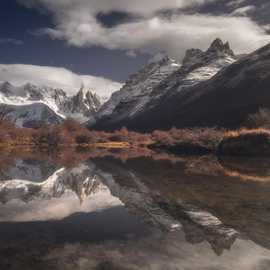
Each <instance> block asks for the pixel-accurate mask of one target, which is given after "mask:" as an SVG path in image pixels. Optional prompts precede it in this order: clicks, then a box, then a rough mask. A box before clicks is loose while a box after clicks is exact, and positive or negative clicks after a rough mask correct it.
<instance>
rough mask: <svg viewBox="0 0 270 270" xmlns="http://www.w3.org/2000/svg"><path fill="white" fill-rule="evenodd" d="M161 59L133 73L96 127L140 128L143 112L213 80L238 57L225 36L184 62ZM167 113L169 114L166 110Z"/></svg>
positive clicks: (102, 112) (104, 108)
mask: <svg viewBox="0 0 270 270" xmlns="http://www.w3.org/2000/svg"><path fill="white" fill-rule="evenodd" d="M157 60H158V61H157V62H155V61H153V62H150V63H149V64H148V65H147V66H146V67H145V68H143V69H142V70H141V71H139V72H138V73H137V74H135V75H133V76H131V78H130V79H129V80H128V81H127V82H126V84H125V85H124V87H123V88H122V89H121V90H120V91H118V92H116V93H114V94H113V95H112V97H111V99H110V100H109V101H108V102H107V103H105V104H104V105H103V106H102V107H101V109H100V111H99V112H98V113H97V117H96V120H97V122H96V124H95V125H94V127H96V128H98V129H115V128H119V127H121V126H128V127H130V128H136V127H137V126H138V125H137V124H138V118H140V116H141V115H142V114H145V113H146V112H147V111H149V110H151V109H153V108H155V107H156V106H158V105H159V104H160V102H162V101H163V100H164V99H166V98H168V97H169V96H171V95H172V94H174V93H175V92H177V93H180V92H182V91H183V90H185V91H187V89H189V88H191V87H193V86H195V85H197V84H199V83H200V82H203V81H206V80H209V79H210V78H212V77H213V76H214V75H216V74H217V73H218V72H219V71H220V70H222V69H223V68H225V67H227V66H229V65H231V64H232V63H234V62H235V61H236V60H237V57H236V56H235V55H234V53H233V51H232V50H231V48H230V45H229V43H228V42H227V43H225V44H224V43H223V42H222V40H220V39H216V40H214V42H213V43H212V44H211V45H210V47H209V48H208V50H206V51H205V52H204V51H202V50H199V49H191V50H188V51H187V52H186V56H185V58H184V59H183V63H182V65H180V64H179V63H177V62H176V61H175V60H172V59H170V58H169V57H165V56H163V57H162V58H160V57H157ZM176 85H177V87H175V86H176ZM163 113H164V114H166V111H163ZM155 121H158V119H155ZM90 125H91V123H90ZM139 126H140V124H139Z"/></svg>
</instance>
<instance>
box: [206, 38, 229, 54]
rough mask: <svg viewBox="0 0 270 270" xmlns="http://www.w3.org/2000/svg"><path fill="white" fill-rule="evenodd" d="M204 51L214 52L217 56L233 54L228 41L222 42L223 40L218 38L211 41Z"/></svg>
mask: <svg viewBox="0 0 270 270" xmlns="http://www.w3.org/2000/svg"><path fill="white" fill-rule="evenodd" d="M206 53H215V54H217V55H218V56H220V55H225V54H227V55H230V56H234V52H233V50H232V49H231V47H230V44H229V42H228V41H227V42H226V43H223V41H222V40H221V39H220V38H216V39H215V40H214V41H213V42H212V43H211V45H210V47H209V49H208V50H207V51H206Z"/></svg>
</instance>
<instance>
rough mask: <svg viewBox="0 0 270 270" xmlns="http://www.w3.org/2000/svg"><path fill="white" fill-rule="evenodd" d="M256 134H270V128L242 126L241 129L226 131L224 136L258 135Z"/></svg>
mask: <svg viewBox="0 0 270 270" xmlns="http://www.w3.org/2000/svg"><path fill="white" fill-rule="evenodd" d="M256 134H258V135H261V134H266V135H269V136H270V130H269V129H266V128H255V129H247V128H242V129H239V130H233V131H232V130H231V131H226V132H225V133H224V137H239V136H244V135H256Z"/></svg>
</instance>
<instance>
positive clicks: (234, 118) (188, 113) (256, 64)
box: [121, 44, 270, 131]
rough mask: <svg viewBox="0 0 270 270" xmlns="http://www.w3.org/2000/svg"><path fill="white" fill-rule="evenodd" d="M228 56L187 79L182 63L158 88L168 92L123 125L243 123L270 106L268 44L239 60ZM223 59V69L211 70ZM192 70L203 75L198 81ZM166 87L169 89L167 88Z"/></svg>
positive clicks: (231, 125) (141, 127)
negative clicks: (183, 74)
mask: <svg viewBox="0 0 270 270" xmlns="http://www.w3.org/2000/svg"><path fill="white" fill-rule="evenodd" d="M224 46H225V47H227V45H226V44H225V45H224ZM214 47H216V46H214ZM217 48H219V46H217ZM218 51H220V50H218ZM199 55H200V54H199ZM224 56H225V57H218V58H217V60H215V61H214V62H213V61H211V62H210V63H208V64H207V65H205V66H203V67H198V68H195V69H193V71H191V72H189V73H188V75H187V76H185V77H184V79H181V76H180V71H181V70H183V67H182V68H181V69H179V71H178V72H177V75H176V76H175V77H173V76H171V78H169V79H167V81H166V82H163V85H162V86H160V87H159V89H158V88H157V89H155V90H156V91H159V90H160V91H161V92H164V91H167V94H166V95H165V96H164V95H163V96H162V98H160V99H159V100H158V101H154V100H152V101H151V102H150V103H148V105H147V109H146V110H144V112H142V113H141V114H140V115H138V116H136V117H135V118H133V119H128V121H126V122H125V123H121V125H125V126H127V127H128V128H133V129H137V130H143V131H148V130H153V129H170V128H171V127H172V126H175V127H177V128H185V127H196V126H197V127H198V126H201V127H211V126H212V127H213V126H218V127H225V128H239V127H241V126H243V125H245V123H246V121H247V119H248V117H249V115H251V114H255V113H257V112H258V111H259V109H260V108H267V109H269V108H270V94H269V86H270V61H269V59H270V44H268V45H266V46H264V47H263V48H261V49H259V50H257V51H255V52H253V53H251V54H248V55H246V56H243V57H241V58H240V59H238V60H236V61H234V57H233V56H232V54H231V53H229V54H228V53H225V54H224ZM192 60H193V59H192ZM220 62H221V63H223V64H224V65H223V64H222V65H221V66H223V68H221V70H219V71H218V72H217V73H216V72H212V71H213V70H214V69H213V68H212V67H213V65H214V66H215V67H216V64H219V63H220ZM192 63H194V61H192ZM196 65H197V64H196ZM196 65H195V66H196ZM183 66H185V65H183ZM189 66H190V65H188V68H189ZM209 67H211V72H208V73H207V72H206V76H202V70H204V72H205V71H207V69H208V68H209ZM217 70H218V68H217V69H216V71H217ZM204 72H203V74H205V73H204ZM194 73H196V74H197V75H198V77H199V80H196V83H194V81H193V80H187V78H188V79H189V78H190V76H191V74H194ZM208 75H209V76H208ZM193 77H194V76H193ZM166 87H168V90H164V89H167V88H166Z"/></svg>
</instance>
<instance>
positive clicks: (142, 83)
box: [96, 54, 180, 122]
mask: <svg viewBox="0 0 270 270" xmlns="http://www.w3.org/2000/svg"><path fill="white" fill-rule="evenodd" d="M179 67H180V64H179V63H178V62H177V61H176V60H174V59H171V58H169V57H168V56H165V55H161V54H158V55H156V56H155V57H153V59H152V60H151V61H149V63H148V65H146V66H145V67H144V68H143V69H141V70H140V71H139V72H138V73H136V74H134V75H132V76H131V77H130V78H129V80H128V81H127V82H126V84H125V85H124V86H123V87H122V89H121V90H120V91H118V92H115V93H113V94H112V96H111V98H110V99H109V101H108V102H106V103H105V104H104V105H103V106H102V107H101V109H100V110H99V112H98V114H97V116H96V117H97V121H99V120H101V119H103V118H109V119H110V121H112V122H118V121H121V120H122V119H125V118H129V117H133V116H134V115H136V114H138V113H140V111H141V110H143V109H144V107H145V106H146V104H147V103H148V102H149V101H150V100H151V98H153V97H152V96H151V93H152V91H153V90H154V89H155V87H157V86H158V85H159V84H160V83H161V82H162V81H163V80H165V79H166V78H167V77H169V76H170V75H171V74H172V73H174V72H175V71H176V70H177V69H179Z"/></svg>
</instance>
